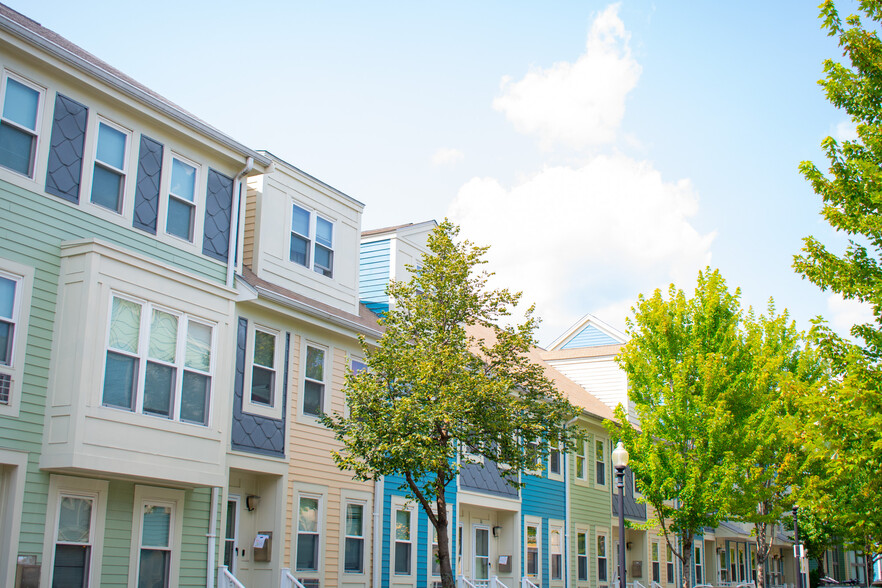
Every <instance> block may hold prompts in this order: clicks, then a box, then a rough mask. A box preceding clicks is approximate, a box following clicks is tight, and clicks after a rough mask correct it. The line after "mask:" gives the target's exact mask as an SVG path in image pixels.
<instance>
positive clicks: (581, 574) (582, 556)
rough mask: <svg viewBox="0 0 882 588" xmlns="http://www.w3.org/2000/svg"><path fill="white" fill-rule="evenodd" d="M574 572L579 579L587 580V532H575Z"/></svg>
mask: <svg viewBox="0 0 882 588" xmlns="http://www.w3.org/2000/svg"><path fill="white" fill-rule="evenodd" d="M576 568H577V570H576V574H577V579H578V580H580V581H585V582H587V581H588V533H584V532H581V531H580V532H578V533H576Z"/></svg>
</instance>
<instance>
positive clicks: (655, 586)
mask: <svg viewBox="0 0 882 588" xmlns="http://www.w3.org/2000/svg"><path fill="white" fill-rule="evenodd" d="M649 588H663V587H662V585H661V584H659V583H658V582H656V581H655V580H653V581H652V582H650V583H649Z"/></svg>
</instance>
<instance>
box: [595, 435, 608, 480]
mask: <svg viewBox="0 0 882 588" xmlns="http://www.w3.org/2000/svg"><path fill="white" fill-rule="evenodd" d="M594 462H595V466H594V483H595V484H597V485H598V486H606V443H604V442H603V441H602V440H600V439H596V440H595V441H594Z"/></svg>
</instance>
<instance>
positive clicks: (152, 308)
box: [100, 290, 219, 428]
mask: <svg viewBox="0 0 882 588" xmlns="http://www.w3.org/2000/svg"><path fill="white" fill-rule="evenodd" d="M115 298H119V299H120V300H124V301H126V302H130V303H132V304H137V305H139V306H140V308H141V314H140V319H139V324H138V351H137V352H135V353H131V352H128V351H126V350H121V349H115V348H112V347H111V346H110V333H111V326H112V319H113V301H114V299H115ZM157 311H158V312H163V313H166V314H169V315H172V316H175V317H176V318H177V334H176V341H175V356H176V359H175V362H174V364H169V363H168V362H162V361H161V360H157V359H152V358H150V352H149V345H150V334H151V324H150V321H151V319H152V317H153V314H154V312H157ZM106 322H107V326H106V327H105V337H104V350H103V359H104V365H103V368H102V374H101V388H100V405H101V407H102V408H108V409H112V410H122V411H125V412H130V413H135V414H141V415H145V416H149V417H153V418H165V419H167V420H169V421H174V422H176V423H181V424H184V425H194V426H198V427H205V428H210V427H211V423H212V417H213V410H212V397H213V394H214V392H215V390H214V388H215V385H216V376H215V372H216V367H217V366H216V364H217V354H218V349H217V337H218V334H217V331H218V328H219V325H218V324H217V323H213V322H211V321H208V320H205V319H203V318H201V317H198V316H194V315H191V314H189V313H186V312H182V311H179V310H175V309H171V308H168V307H167V306H165V305H162V304H157V303H154V302H151V301H149V300H142V299H139V298H136V297H134V296H129V295H128V294H125V293H122V292H118V291H115V290H113V291H111V292H110V302H109V304H108V307H107V319H106ZM191 323H193V324H197V325H201V326H203V327H207V328H209V329H211V344H210V356H209V371H208V372H203V371H201V370H198V369H197V368H192V367H188V366H187V364H186V349H187V339H188V334H189V330H190V324H191ZM109 353H115V354H117V355H123V356H125V357H129V358H134V359H135V362H136V366H137V367H136V374H135V382H134V383H133V388H132V395H133V398H132V401H131V403H130V405H131V408H128V409H127V408H126V407H124V406H119V405H116V404H108V403H106V402H105V400H104V392H105V384H106V380H107V356H108V354H109ZM148 362H149V363H155V364H160V365H164V366H170V365H173V366H174V370H175V375H174V378H175V385H174V389H173V391H172V394H173V395H174V398H172V400H171V409H170V411H169V412H170V414H169V415H168V416H167V417H166V416H164V415H162V414H159V413H153V412H145V411H144V388H145V386H146V378H147V376H146V370H147V364H148ZM160 362H161V363H160ZM188 371H189V372H193V373H196V374H197V375H201V376H205V377H207V378H208V390H207V392H206V398H205V421H204V422H202V423H198V422H195V421H190V420H183V419H182V418H181V408H182V405H183V387H184V375H185V373H186V372H188Z"/></svg>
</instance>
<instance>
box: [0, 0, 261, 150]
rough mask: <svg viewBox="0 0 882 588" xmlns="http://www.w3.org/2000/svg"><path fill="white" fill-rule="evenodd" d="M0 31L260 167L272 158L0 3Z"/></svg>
mask: <svg viewBox="0 0 882 588" xmlns="http://www.w3.org/2000/svg"><path fill="white" fill-rule="evenodd" d="M0 31H4V32H6V33H9V34H11V35H13V36H15V37H17V38H19V39H22V40H23V41H25V42H27V43H29V44H30V45H33V46H36V47H39V48H40V49H42V50H43V51H46V52H47V53H49V54H50V55H52V56H53V57H55V58H57V59H59V60H61V61H63V62H64V63H66V64H68V65H70V66H71V67H73V68H75V69H77V70H79V71H80V72H82V73H85V74H87V75H89V76H91V77H93V78H95V79H98V80H100V81H101V82H103V83H105V84H107V85H108V86H110V87H112V88H114V89H116V90H118V91H120V92H122V93H123V94H125V95H127V96H129V97H130V98H133V99H135V100H137V101H138V102H141V103H142V104H144V105H145V106H148V107H150V108H151V109H153V110H156V111H158V112H160V113H162V114H163V115H165V116H167V117H169V118H171V119H173V120H175V121H177V122H179V123H181V124H183V125H184V126H186V127H189V128H190V129H191V130H193V131H196V132H197V133H199V134H201V135H204V136H206V137H209V138H210V139H212V140H213V141H215V142H217V143H220V144H222V145H224V146H226V147H227V148H229V149H231V150H233V151H235V152H237V153H239V154H240V155H243V156H245V157H253V158H254V161H255V162H256V163H257V164H259V165H260V166H263V167H266V166H267V165H269V159H267V158H266V157H265V156H264V155H261V154H259V153H257V152H256V151H254V150H253V149H250V148H248V147H246V146H244V145H242V144H241V143H239V142H238V141H236V140H234V139H232V138H231V137H229V136H228V135H226V134H224V133H222V132H221V131H219V130H217V129H216V128H214V127H212V126H211V125H209V124H208V123H206V122H204V121H202V120H200V119H198V118H196V117H195V116H194V115H192V114H190V113H189V112H187V111H186V110H184V109H183V108H181V107H180V106H178V105H177V104H175V103H173V102H171V101H170V100H168V99H167V98H165V97H163V96H160V95H159V94H157V93H156V92H154V91H153V90H151V89H150V88H148V87H147V86H144V85H143V84H141V83H139V82H138V81H136V80H134V79H133V78H130V77H129V76H127V75H126V74H124V73H123V72H121V71H119V70H118V69H116V68H115V67H113V66H112V65H110V64H108V63H107V62H105V61H102V60H101V59H98V58H97V57H95V56H94V55H92V54H91V53H89V52H88V51H86V50H85V49H83V48H82V47H80V46H78V45H75V44H73V43H71V42H70V41H68V40H67V39H65V38H64V37H62V36H61V35H59V34H58V33H56V32H55V31H52V30H49V29H47V28H46V27H44V26H42V25H41V24H40V23H38V22H36V21H34V20H31V19H30V18H28V17H26V16H25V15H23V14H21V13H19V12H16V11H15V10H13V9H12V8H10V7H8V6H6V5H5V4H0Z"/></svg>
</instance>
